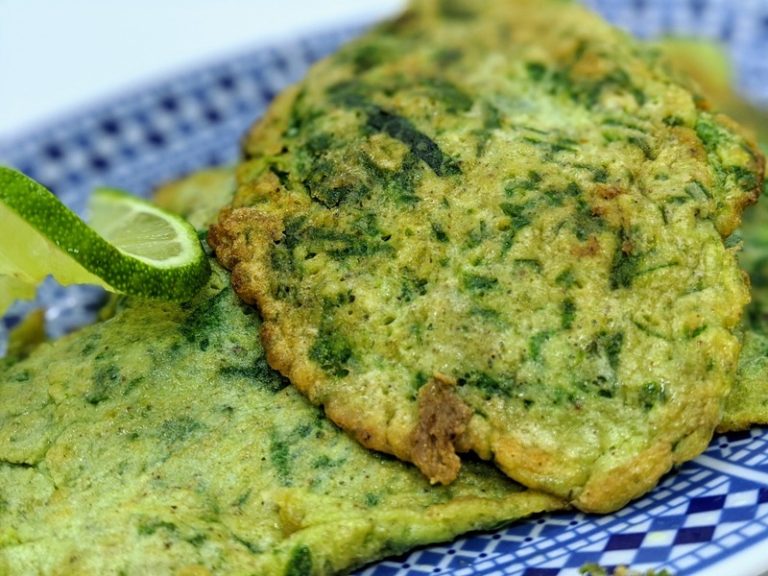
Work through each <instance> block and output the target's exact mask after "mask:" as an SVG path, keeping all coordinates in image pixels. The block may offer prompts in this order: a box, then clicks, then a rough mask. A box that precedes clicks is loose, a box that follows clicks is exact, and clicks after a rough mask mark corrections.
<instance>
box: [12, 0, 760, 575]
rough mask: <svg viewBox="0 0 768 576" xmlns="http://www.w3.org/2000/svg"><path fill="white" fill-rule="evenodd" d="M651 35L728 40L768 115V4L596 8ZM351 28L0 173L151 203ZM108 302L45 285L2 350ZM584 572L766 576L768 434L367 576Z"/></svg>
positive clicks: (22, 156) (80, 118)
mask: <svg viewBox="0 0 768 576" xmlns="http://www.w3.org/2000/svg"><path fill="white" fill-rule="evenodd" d="M588 3H589V4H590V5H591V6H593V7H594V8H596V9H597V10H599V11H600V12H601V13H603V14H604V15H605V16H606V17H607V18H608V19H609V20H612V21H613V22H615V23H617V24H619V25H623V26H625V27H626V28H627V29H629V30H631V31H632V32H633V33H634V34H636V35H638V36H640V37H652V36H655V35H658V34H661V33H664V32H668V31H671V32H675V33H676V34H683V35H700V36H706V37H712V38H717V39H720V40H722V41H723V42H725V43H726V44H727V45H728V47H729V49H730V52H731V54H732V56H733V58H734V62H735V65H736V68H737V80H738V83H739V87H740V88H741V89H742V90H743V91H744V92H746V93H747V94H749V95H750V96H751V97H752V98H754V99H756V100H757V101H760V102H763V103H766V104H768V58H765V57H764V56H762V55H764V54H766V53H768V1H766V0H741V1H740V2H738V3H737V2H733V1H732V0H719V1H718V0H659V1H656V0H590V1H589V2H588ZM360 32H361V29H360V28H359V27H356V28H347V29H339V30H336V31H332V32H322V33H317V34H314V35H312V36H310V37H305V38H301V39H298V40H296V41H293V42H290V43H285V44H281V45H279V46H274V47H271V48H266V49H260V50H257V51H252V52H249V53H245V54H242V55H240V56H238V57H234V58H229V59H227V60H223V61H219V62H217V63H215V64H213V65H209V66H206V67H204V68H200V69H196V70H192V71H190V72H188V73H186V74H182V75H180V76H178V77H175V78H172V79H170V80H168V81H166V82H163V83H161V84H156V85H153V86H148V87H146V88H145V89H142V90H138V91H135V92H132V93H129V94H125V95H123V96H121V97H119V98H116V99H114V100H111V101H109V102H105V103H102V104H100V105H98V106H95V107H91V108H88V109H86V110H82V111H81V112H80V113H78V114H75V115H73V116H71V117H69V118H66V119H63V120H61V121H58V122H56V123H54V124H51V125H49V126H46V127H44V128H42V129H39V130H37V131H35V132H33V133H29V134H24V135H21V136H19V137H18V138H14V139H13V141H6V142H3V143H0V163H4V164H10V165H13V166H15V167H17V168H19V169H21V170H22V171H24V172H26V173H27V174H29V175H30V176H32V177H33V178H36V179H38V180H40V181H41V182H43V183H44V184H46V185H47V186H49V187H50V188H51V189H52V190H53V191H54V192H55V193H56V194H58V195H59V197H60V198H61V199H62V200H63V201H64V202H65V203H66V204H68V205H69V206H71V207H73V208H74V209H75V210H77V211H81V210H82V209H83V206H84V202H85V198H86V197H87V194H88V192H89V190H91V189H92V188H93V187H94V186H98V185H105V184H108V185H110V186H115V187H120V188H124V189H127V190H131V191H133V192H135V193H137V194H141V195H147V194H149V192H150V191H151V190H152V188H153V187H154V186H156V185H157V184H159V183H161V182H163V181H166V180H169V179H173V178H176V177H178V176H181V175H183V174H185V173H188V172H190V171H192V170H195V169H198V168H201V167H204V166H210V165H219V164H226V163H231V162H234V161H235V159H236V158H237V155H238V141H239V139H240V137H241V135H242V134H243V132H244V130H245V129H246V127H247V126H248V125H249V124H250V123H251V122H253V120H254V119H256V118H257V117H259V116H260V115H261V114H262V113H263V112H264V109H265V107H266V106H267V105H268V103H269V102H270V100H271V99H272V98H273V97H274V96H275V94H276V93H277V92H279V91H280V90H281V89H282V88H283V87H285V86H286V85H287V84H289V83H291V82H294V81H296V80H298V79H299V78H300V77H301V76H302V75H303V73H304V72H305V70H306V69H307V67H308V65H309V64H310V63H311V62H313V61H315V60H317V59H318V58H320V57H322V56H324V55H326V54H328V53H330V52H332V51H333V50H334V49H335V48H337V47H338V46H339V45H340V44H341V43H343V42H344V41H346V40H348V39H350V38H351V37H353V36H355V35H356V34H359V33H360ZM102 297H103V296H102V294H101V292H99V291H98V290H96V289H91V288H82V287H77V288H70V289H62V288H61V287H58V286H56V285H55V284H53V283H47V284H45V285H44V286H43V287H42V288H41V290H40V293H39V295H38V301H37V302H36V303H35V304H17V305H16V306H15V307H14V309H13V310H12V313H11V314H10V315H8V316H7V317H6V318H4V319H3V322H2V324H1V325H0V339H2V332H3V331H6V330H7V329H8V327H9V326H12V325H13V324H14V323H15V322H17V321H18V318H19V317H21V316H22V315H23V314H25V313H26V311H27V310H28V309H29V308H30V307H32V306H33V305H41V306H43V307H45V308H46V310H47V312H46V318H47V321H48V329H49V332H50V333H51V335H53V336H57V335H60V334H63V333H65V332H67V331H69V330H71V329H73V328H74V327H76V326H79V325H81V324H83V323H85V322H88V321H90V320H92V319H93V317H94V315H95V311H96V310H97V309H98V306H99V304H100V302H101V299H102ZM586 564H600V565H602V566H603V567H605V568H607V569H609V570H611V569H612V568H613V567H616V566H618V565H629V566H631V567H632V568H633V569H635V570H639V571H645V570H649V569H654V570H657V571H658V570H661V569H666V570H668V571H669V572H671V573H672V574H675V575H676V576H686V575H690V576H693V575H695V576H715V575H722V574H733V575H737V576H758V575H762V574H766V573H768V430H765V429H753V430H751V431H748V432H743V433H734V434H728V435H724V436H719V437H716V438H715V439H714V440H713V442H712V444H711V445H710V447H709V449H708V450H707V451H706V452H705V453H704V454H703V455H702V456H700V457H699V458H697V459H696V460H694V461H692V462H689V463H687V464H685V465H683V466H682V467H681V468H680V469H679V470H677V471H676V472H675V473H674V474H671V475H669V476H667V477H666V478H665V479H664V480H663V481H662V482H661V484H660V485H659V486H658V487H657V488H656V489H655V490H654V491H652V492H651V493H650V494H648V495H647V496H646V497H644V498H642V499H640V500H638V501H636V502H635V503H633V504H632V505H631V506H629V507H627V508H625V509H623V510H621V511H619V512H618V513H615V514H612V515H608V516H592V515H586V514H580V513H561V514H550V515H546V516H542V517H539V518H536V519H532V520H529V521H527V522H519V523H515V524H513V525H511V526H510V527H508V528H506V529H503V530H500V531H498V532H495V533H483V534H476V535H472V536H470V537H467V538H462V539H460V540H457V541H455V542H453V543H451V544H448V545H445V546H434V547H429V548H425V549H421V550H417V551H415V552H413V553H411V554H408V555H406V556H403V557H399V558H395V559H389V560H386V561H384V562H380V563H378V564H375V565H371V566H369V567H367V568H365V569H363V570H362V571H359V572H358V573H357V574H359V575H365V576H426V575H436V574H439V575H444V576H448V575H450V576H480V575H487V576H491V575H494V576H497V575H509V576H513V575H515V576H575V575H577V574H579V573H580V571H579V569H580V567H582V566H584V565H586Z"/></svg>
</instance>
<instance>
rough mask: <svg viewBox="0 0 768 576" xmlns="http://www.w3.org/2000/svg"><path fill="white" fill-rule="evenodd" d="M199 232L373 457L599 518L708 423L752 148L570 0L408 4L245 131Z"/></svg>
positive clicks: (283, 353)
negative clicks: (476, 461) (238, 155)
mask: <svg viewBox="0 0 768 576" xmlns="http://www.w3.org/2000/svg"><path fill="white" fill-rule="evenodd" d="M245 151H246V155H247V158H248V160H247V161H246V162H245V163H243V164H242V165H241V166H240V169H239V174H238V192H237V195H236V197H235V200H234V202H233V204H232V206H231V208H230V209H229V210H227V211H225V212H223V213H222V216H221V218H220V220H219V223H218V225H217V226H215V227H214V228H213V229H212V230H211V233H210V236H209V240H210V243H211V244H212V245H213V246H214V247H215V249H216V252H217V255H218V257H219V258H220V260H221V261H222V262H223V263H224V264H225V265H226V266H227V267H229V268H231V269H232V270H233V284H234V286H235V288H236V290H237V291H238V293H239V294H240V296H241V297H242V298H244V299H245V300H247V301H249V302H252V303H256V304H257V305H258V306H259V308H260V310H261V312H262V314H263V316H264V325H263V329H262V337H263V340H264V343H265V346H266V348H267V350H268V355H269V361H270V363H271V365H272V366H273V367H275V368H277V369H278V370H280V371H281V372H282V373H283V374H285V375H286V376H288V377H289V378H290V380H291V381H292V382H293V384H294V385H295V386H296V387H298V388H299V389H300V390H301V391H302V392H303V393H304V394H305V395H307V396H308V397H309V398H310V400H312V401H313V402H314V403H316V404H321V405H323V406H324V407H325V410H326V412H327V414H328V415H329V416H330V418H331V419H333V420H334V421H335V422H336V423H337V424H339V425H340V426H342V427H343V428H345V429H347V430H348V431H350V432H351V433H352V434H353V435H354V436H355V437H356V438H358V439H359V440H360V441H361V442H362V443H363V444H365V445H366V446H368V447H370V448H374V449H377V450H382V451H385V452H389V453H392V454H395V455H396V456H397V457H399V458H402V459H404V460H409V461H412V462H414V463H415V464H416V465H417V466H418V467H419V468H420V469H421V470H422V471H423V472H424V473H425V474H426V475H428V476H429V478H430V479H431V480H432V481H433V482H440V483H449V482H451V481H452V480H453V478H455V476H456V474H457V473H458V470H459V467H460V465H461V461H460V458H459V456H458V455H457V454H460V453H462V452H468V451H474V452H476V453H477V454H479V455H480V456H481V457H483V458H486V459H493V460H495V462H496V463H497V464H498V466H500V467H501V469H502V470H504V472H505V473H507V474H508V475H509V476H511V477H512V478H514V479H516V480H518V481H519V482H521V483H523V484H525V485H528V486H531V487H535V488H538V489H542V490H545V491H548V492H551V493H554V494H557V495H559V496H561V497H564V498H568V499H570V500H571V501H572V502H573V503H574V504H575V505H576V506H578V507H580V508H582V509H584V510H591V511H609V510H612V509H615V508H617V507H619V506H621V505H623V504H624V503H626V502H627V501H628V500H629V499H631V498H633V497H636V496H638V495H640V494H642V493H644V492H645V491H647V490H648V489H650V488H651V487H652V486H654V485H655V484H656V482H657V481H658V478H659V477H660V476H661V475H662V474H664V473H665V472H666V471H668V470H669V469H670V468H671V467H672V466H673V465H674V464H676V463H679V462H682V461H685V460H687V459H689V458H692V457H694V456H695V455H697V454H698V453H699V452H700V451H701V450H703V449H704V447H705V446H706V444H707V442H708V441H709V439H710V437H711V434H712V431H713V429H714V427H715V426H716V425H717V423H718V421H719V419H720V414H721V410H722V405H723V399H724V398H725V396H726V394H727V392H728V390H729V387H730V384H731V380H732V377H733V373H734V369H735V364H736V360H737V357H738V352H739V342H738V339H737V338H736V337H735V336H734V334H733V330H734V328H735V326H736V325H737V323H738V321H739V317H740V315H741V312H742V309H743V306H744V304H745V303H746V302H747V300H748V290H747V287H746V286H745V282H744V279H743V277H742V274H741V272H740V271H739V270H738V267H737V265H736V262H735V259H734V256H733V254H732V253H731V251H729V250H728V249H727V248H726V247H724V245H723V242H722V237H723V236H726V235H728V234H730V233H731V232H732V231H733V230H734V229H735V228H736V227H737V226H738V223H739V217H740V213H741V209H742V208H743V207H744V206H745V205H746V204H748V203H750V202H751V201H753V200H754V198H755V197H756V196H757V193H758V190H759V188H760V186H761V180H762V162H763V159H762V157H761V156H760V154H759V152H757V151H756V150H755V149H754V147H753V146H752V145H751V144H749V143H748V142H747V141H746V140H745V139H744V138H743V137H742V136H741V134H740V132H739V130H738V129H737V128H736V127H735V126H734V125H733V124H732V123H731V122H730V121H728V120H727V119H726V118H724V117H721V116H718V115H716V114H714V113H712V112H710V111H708V110H707V106H706V102H705V101H704V100H703V99H701V98H700V97H698V96H695V95H693V94H691V93H690V92H689V91H688V90H686V89H685V88H684V87H682V86H680V85H679V84H677V83H676V82H675V81H674V80H673V79H672V77H671V76H670V75H669V74H667V73H666V72H665V70H664V68H663V66H662V65H661V64H660V63H659V62H658V61H657V58H656V56H655V55H654V54H653V53H650V52H647V51H646V49H645V48H641V47H639V46H638V45H636V44H635V43H633V42H632V41H630V40H629V39H627V38H626V37H625V36H624V35H623V34H622V33H620V32H618V31H616V30H614V29H613V28H611V27H609V26H608V25H606V24H605V23H603V22H602V21H600V20H599V19H598V18H597V17H595V16H593V15H591V14H590V13H588V12H586V11H585V10H584V9H583V8H581V7H579V6H578V5H577V4H575V3H569V2H563V1H557V0H551V1H547V2H533V1H532V0H531V1H523V0H521V1H519V2H515V3H512V4H509V3H494V2H490V1H488V2H471V3H470V2H467V3H465V4H462V3H461V2H459V1H458V0H451V1H447V0H446V1H443V2H429V1H424V2H420V3H417V4H415V5H414V6H413V7H412V8H411V9H410V10H409V11H408V12H406V13H405V14H404V15H403V16H402V17H400V18H399V19H398V20H396V21H394V22H392V23H389V24H386V25H384V26H381V27H379V28H378V29H377V30H375V31H374V32H372V33H369V34H368V35H367V36H365V37H363V38H362V39H360V40H358V41H356V42H354V43H352V44H351V45H348V46H347V47H345V48H344V49H342V50H341V51H340V52H339V53H338V54H336V55H335V56H333V57H331V58H330V59H328V60H326V61H324V62H322V63H321V64H319V65H318V66H316V67H315V68H314V69H313V70H312V71H311V72H310V73H309V75H308V77H307V79H306V80H305V81H304V82H302V83H301V84H300V85H299V86H297V87H295V88H293V89H291V90H289V91H288V92H286V93H284V94H283V95H282V96H280V97H279V98H278V100H277V101H276V102H275V104H274V105H273V106H272V108H271V109H270V111H269V113H268V114H267V116H266V117H265V118H264V119H263V120H262V121H261V122H260V123H259V124H258V125H257V126H256V127H255V128H254V129H253V130H252V132H251V133H250V134H249V137H248V139H247V141H246V146H245Z"/></svg>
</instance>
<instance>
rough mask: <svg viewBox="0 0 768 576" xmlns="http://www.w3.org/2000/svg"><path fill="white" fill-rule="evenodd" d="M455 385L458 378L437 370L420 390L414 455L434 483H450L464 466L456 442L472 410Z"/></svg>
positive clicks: (422, 469) (415, 462) (415, 461)
mask: <svg viewBox="0 0 768 576" xmlns="http://www.w3.org/2000/svg"><path fill="white" fill-rule="evenodd" d="M455 387H456V382H455V381H453V380H452V379H449V378H446V377H445V376H442V375H439V374H438V375H435V377H434V378H432V379H431V380H430V381H429V382H428V383H427V384H425V385H424V386H423V387H422V388H421V390H419V399H418V402H419V423H418V425H417V427H416V428H415V429H414V431H413V435H412V437H411V459H412V461H413V463H414V464H416V466H418V468H419V470H421V471H422V472H423V473H424V475H426V476H427V478H429V481H430V482H432V483H433V484H437V483H439V484H450V483H451V482H453V481H454V480H455V479H456V476H458V474H459V469H460V468H461V460H460V459H459V457H458V456H457V455H456V445H457V444H458V443H459V439H460V438H461V436H462V435H463V434H464V431H465V430H466V429H467V424H468V423H469V419H470V418H471V417H472V410H471V409H470V408H469V406H467V405H466V404H465V403H464V402H463V401H462V400H461V398H459V397H458V396H457V395H456V393H455V391H454V389H455Z"/></svg>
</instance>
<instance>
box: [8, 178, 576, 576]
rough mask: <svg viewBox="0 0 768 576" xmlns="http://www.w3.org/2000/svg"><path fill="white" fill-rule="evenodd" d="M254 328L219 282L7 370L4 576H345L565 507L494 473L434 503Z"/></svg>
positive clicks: (125, 307)
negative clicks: (339, 418)
mask: <svg viewBox="0 0 768 576" xmlns="http://www.w3.org/2000/svg"><path fill="white" fill-rule="evenodd" d="M226 180H227V179H226V178H219V177H217V176H216V175H211V174H208V173H207V174H203V175H200V176H197V177H193V178H192V179H191V180H185V181H183V182H181V183H180V184H178V185H177V186H179V188H177V190H179V191H183V190H184V189H187V190H189V189H194V188H195V187H197V189H198V190H200V191H201V193H203V192H205V191H206V190H207V189H208V188H209V187H210V186H211V185H212V184H213V185H214V187H217V186H219V185H220V184H221V183H223V182H225V181H226ZM226 191H227V190H226V189H224V192H226ZM180 193H181V192H180ZM206 193H207V192H206ZM213 193H214V194H215V195H216V197H221V196H220V193H221V189H214V190H213ZM169 194H170V196H171V198H169V197H168V196H169ZM163 199H164V201H165V202H168V201H169V200H174V201H178V196H175V192H171V193H168V192H167V191H166V195H165V196H164V197H163ZM194 201H195V202H197V200H194ZM185 204H186V202H185ZM208 204H210V202H209V203H208ZM202 205H205V202H203V204H202ZM205 211H206V210H203V212H205ZM190 213H194V214H195V215H196V216H195V218H200V217H201V211H200V210H193V211H192V212H190ZM258 328H259V319H258V315H257V314H256V313H255V311H254V310H253V309H252V308H249V307H248V306H246V305H243V304H242V303H240V301H239V300H238V298H237V297H236V296H235V294H234V292H233V291H232V290H231V288H230V287H229V283H228V275H227V274H226V273H225V272H224V271H223V270H222V269H221V268H218V267H216V269H215V272H214V274H213V276H212V278H211V281H210V283H209V285H208V286H207V288H206V289H205V290H204V291H203V292H202V293H201V294H199V295H198V296H197V298H196V299H195V300H194V301H193V302H191V303H188V304H185V305H179V304H161V303H157V302H148V301H143V300H138V299H121V300H120V301H119V302H118V303H117V305H116V311H115V313H114V315H113V316H112V317H111V318H110V319H109V320H106V321H103V322H100V323H98V324H95V325H93V326H90V327H88V328H85V329H83V330H81V331H79V332H77V333H74V334H71V335H69V336H67V337H65V338H62V339H60V340H57V341H55V342H53V343H46V344H42V345H40V346H39V347H38V348H37V349H36V350H35V351H33V352H32V353H31V354H30V355H29V356H28V357H27V358H26V359H22V360H19V361H16V362H9V363H7V365H5V366H3V367H0V575H3V576H5V575H8V576H11V575H13V576H26V575H32V574H34V575H53V574H78V575H97V574H98V575H99V576H102V575H134V574H153V575H170V574H174V575H184V576H202V575H205V574H232V575H237V574H258V575H265V576H272V575H276V576H283V575H284V576H299V575H301V576H305V575H307V576H308V575H315V574H318V575H319V574H336V573H341V572H345V571H347V570H349V569H350V568H352V567H354V566H358V565H361V564H364V563H366V562H370V561H372V560H374V559H377V558H381V557H383V556H386V555H389V554H397V553H401V552H403V551H405V550H408V549H410V548H412V547H414V546H417V545H420V544H426V543H430V542H435V541H443V540H449V539H451V538H453V537H455V536H456V535H458V534H460V533H463V532H466V531H469V530H478V529H489V528H494V527H498V526H500V525H503V524H505V523H507V522H510V521H513V520H515V519H517V518H520V517H523V516H527V515H530V514H533V513H536V512H541V511H546V510H553V509H558V508H563V507H564V506H565V503H564V502H562V501H560V500H558V499H556V498H553V497H551V496H548V495H545V494H541V493H536V492H533V491H530V490H525V489H523V488H522V487H521V486H519V485H517V484H515V483H513V482H511V481H509V479H508V478H506V477H504V476H503V475H502V474H500V473H498V472H496V471H495V470H494V468H493V467H492V466H489V465H487V464H485V463H482V462H477V463H474V464H472V465H471V466H467V467H466V469H465V470H464V471H463V472H462V474H461V475H460V477H459V479H458V480H457V482H456V483H454V484H452V485H451V486H448V487H431V486H430V485H429V482H428V481H427V480H426V479H425V478H424V477H423V475H422V474H421V473H420V472H419V471H418V470H416V469H415V468H414V467H412V466H409V465H406V464H403V463H402V462H400V461H398V460H396V459H394V458H391V457H387V456H383V455H380V454H376V453H373V452H370V451H368V450H365V449H364V448H362V447H361V446H360V445H359V444H357V443H356V442H355V441H354V440H352V439H350V438H348V436H347V435H346V434H344V433H343V432H342V431H340V430H339V429H338V428H336V427H335V426H334V425H333V424H332V423H330V422H329V421H328V420H327V419H326V418H325V417H324V416H323V414H322V412H321V411H320V410H319V409H317V408H315V407H313V406H311V405H310V404H309V403H308V402H307V401H306V400H305V399H304V398H303V397H302V396H301V395H300V394H299V393H298V392H296V391H295V390H294V389H293V388H292V387H290V386H289V385H288V383H287V381H286V380H285V379H284V378H283V377H281V376H280V375H279V374H277V373H276V372H273V371H272V370H271V369H270V368H269V367H268V365H267V362H266V359H265V356H264V351H263V349H262V348H261V346H260V345H259V344H258V341H257V340H255V339H254V337H253V335H254V333H255V332H257V331H258Z"/></svg>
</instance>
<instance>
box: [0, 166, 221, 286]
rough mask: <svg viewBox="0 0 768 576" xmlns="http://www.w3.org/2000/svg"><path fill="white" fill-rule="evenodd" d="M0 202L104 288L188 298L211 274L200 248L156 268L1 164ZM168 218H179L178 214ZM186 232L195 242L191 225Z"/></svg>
mask: <svg viewBox="0 0 768 576" xmlns="http://www.w3.org/2000/svg"><path fill="white" fill-rule="evenodd" d="M0 202H2V203H3V204H4V205H5V206H7V207H8V208H9V209H10V210H11V211H13V212H15V213H16V214H17V215H18V216H19V217H21V218H22V219H24V220H25V221H26V222H27V223H28V224H29V225H30V226H32V227H33V228H35V229H36V230H37V231H39V232H40V234H42V235H43V236H44V237H45V238H47V239H48V240H49V241H50V242H51V243H53V244H54V245H55V246H57V247H58V248H59V249H60V250H61V251H62V252H63V253H65V254H66V255H67V256H69V257H70V258H71V259H72V260H74V261H76V262H77V263H78V264H79V265H80V266H82V267H83V268H84V269H85V270H86V271H88V272H89V273H91V274H93V275H94V276H96V277H98V278H100V279H102V280H103V281H104V282H103V285H104V287H105V288H107V289H109V290H112V291H115V292H120V293H124V294H132V295H136V296H145V297H150V298H162V299H170V300H187V299H189V298H191V297H192V296H193V295H194V294H195V293H197V291H198V290H199V289H200V288H201V287H202V285H203V284H204V283H205V281H206V280H207V279H208V277H209V275H210V265H209V263H208V260H207V258H206V257H205V253H204V252H203V249H202V247H200V250H199V254H198V255H197V256H196V257H195V258H194V259H192V261H190V262H188V263H187V264H185V265H182V266H179V267H176V268H174V269H167V268H165V269H164V268H157V267H154V266H152V265H151V264H148V263H147V262H144V261H142V260H141V259H140V258H136V257H133V256H131V255H128V254H126V253H124V252H122V251H121V250H119V249H118V248H117V247H115V246H114V245H112V244H110V243H109V242H107V241H106V240H105V239H104V238H102V237H101V236H100V235H99V234H98V233H97V232H96V231H94V230H93V229H92V228H90V227H89V226H88V225H87V224H86V223H85V222H83V221H82V220H81V219H80V218H79V217H78V216H77V215H76V214H75V213H74V212H72V211H71V210H69V209H68V208H67V207H65V206H64V205H63V204H62V203H61V202H60V201H59V200H58V199H57V198H56V197H55V196H54V195H53V194H52V193H51V192H50V191H49V190H47V189H46V188H45V187H44V186H42V185H41V184H39V183H38V182H35V181H34V180H32V179H31V178H29V177H27V176H25V175H24V174H22V173H21V172H18V171H16V170H13V169H11V168H7V167H2V166H0ZM169 217H172V218H175V219H177V217H176V216H171V215H169ZM186 228H188V231H187V232H188V234H189V235H190V237H191V238H194V239H195V241H197V240H196V239H197V236H196V233H195V231H194V229H193V228H192V227H191V226H188V225H187V226H186Z"/></svg>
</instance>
